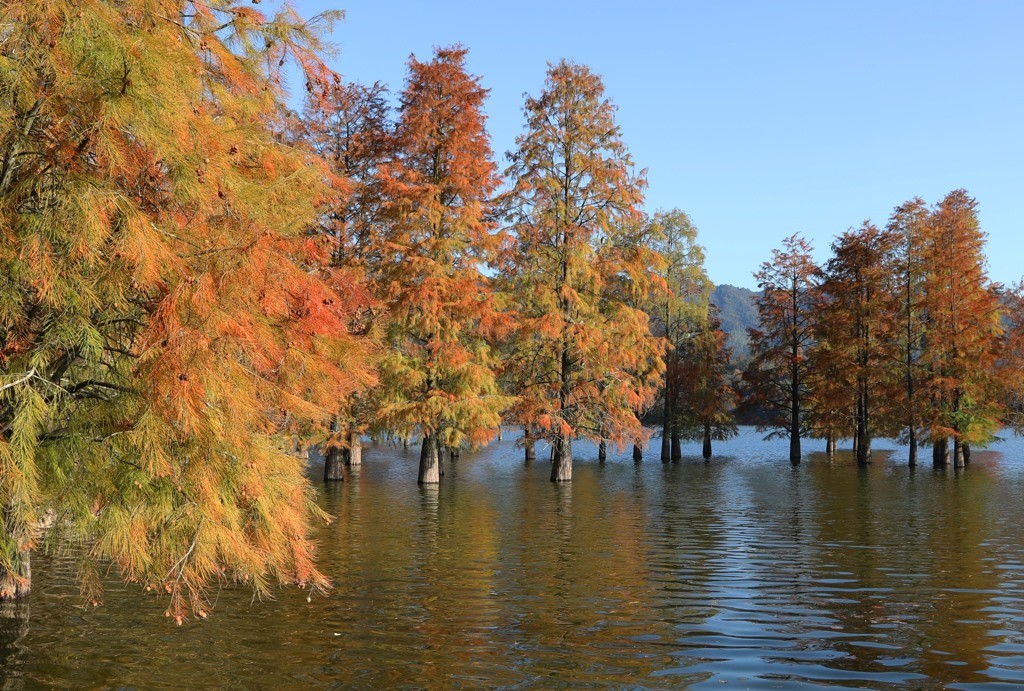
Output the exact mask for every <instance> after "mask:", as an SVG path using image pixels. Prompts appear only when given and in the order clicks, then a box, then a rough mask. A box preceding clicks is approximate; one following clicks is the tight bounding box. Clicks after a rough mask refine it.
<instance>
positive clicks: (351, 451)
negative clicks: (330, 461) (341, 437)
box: [345, 431, 363, 465]
mask: <svg viewBox="0 0 1024 691" xmlns="http://www.w3.org/2000/svg"><path fill="white" fill-rule="evenodd" d="M345 451H346V453H345V464H346V465H361V464H362V462H363V436H362V435H361V434H359V432H354V431H353V432H349V434H348V449H346V450H345Z"/></svg>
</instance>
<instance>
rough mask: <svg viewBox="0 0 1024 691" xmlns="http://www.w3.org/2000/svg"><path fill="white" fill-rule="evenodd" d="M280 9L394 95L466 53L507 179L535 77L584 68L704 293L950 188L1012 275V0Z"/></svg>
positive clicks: (1016, 0) (377, 2)
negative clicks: (295, 14)
mask: <svg viewBox="0 0 1024 691" xmlns="http://www.w3.org/2000/svg"><path fill="white" fill-rule="evenodd" d="M293 5H294V6H295V8H296V9H297V10H298V11H299V12H300V13H301V14H303V15H306V16H308V15H310V14H315V13H316V12H318V11H321V10H323V9H327V8H332V9H342V10H344V11H345V13H346V20H345V22H344V23H343V24H341V25H339V26H338V27H337V29H336V30H335V33H334V36H333V42H334V44H335V46H336V47H337V49H338V54H337V56H336V57H335V58H334V59H333V61H332V62H333V66H334V67H335V68H336V69H337V70H338V71H340V72H341V73H342V74H343V75H344V76H345V77H346V78H347V79H350V80H354V81H360V82H373V81H377V80H379V81H382V82H384V83H386V84H388V85H389V86H390V87H391V89H392V90H393V91H398V90H399V89H400V88H401V85H402V83H403V80H404V76H405V63H406V60H407V59H408V56H409V55H410V54H415V55H416V56H417V57H418V58H419V59H421V60H426V59H429V58H430V56H431V53H432V49H433V47H434V46H445V45H450V44H453V43H461V44H463V45H465V46H466V47H467V48H469V51H470V52H469V57H468V64H469V69H470V70H471V72H473V73H474V74H477V75H480V76H481V77H482V78H483V84H484V85H485V86H486V87H488V88H489V89H490V90H491V93H490V99H489V101H488V105H487V111H488V115H489V129H490V132H491V136H492V139H493V146H494V150H495V152H496V154H497V156H498V157H499V163H500V165H501V167H502V168H504V166H505V161H504V152H506V151H507V150H509V149H510V148H512V146H513V144H514V140H515V137H516V135H517V134H519V133H520V131H521V129H522V122H523V118H522V103H523V94H524V93H526V92H528V93H530V94H536V93H538V91H539V90H540V88H541V86H542V84H543V81H544V73H545V70H546V65H547V63H548V62H549V61H557V60H558V59H560V58H563V57H565V58H569V59H571V60H575V61H577V62H582V63H586V64H587V65H589V66H590V67H591V68H592V69H593V70H594V71H596V72H597V73H598V74H600V75H602V76H603V78H604V82H605V86H606V89H607V94H608V95H609V97H610V98H611V99H612V100H613V101H614V102H615V103H616V104H617V105H618V107H619V124H620V125H621V126H622V130H623V138H624V140H625V141H626V144H627V146H628V147H629V149H630V151H631V152H632V154H633V157H634V159H635V161H636V163H637V165H638V167H641V168H647V169H648V181H649V188H648V191H647V208H648V210H651V211H654V210H656V209H659V208H670V207H679V208H681V209H683V210H685V211H687V212H688V213H689V214H690V215H691V217H692V218H693V220H694V222H695V223H696V225H697V226H698V228H700V238H701V242H702V244H704V245H705V246H706V247H707V266H708V271H709V274H710V275H711V278H712V280H714V281H715V282H716V283H732V284H735V285H741V286H746V287H754V280H753V278H752V275H751V274H752V272H753V271H754V270H755V269H756V268H757V266H758V265H759V264H760V263H761V262H762V261H764V260H766V259H767V258H768V257H769V255H770V252H771V249H772V248H773V247H777V246H778V245H779V243H780V241H781V240H782V238H784V237H785V236H787V235H790V234H792V233H795V232H799V233H802V234H804V235H805V236H806V237H808V238H810V239H811V240H812V241H813V242H814V244H815V246H816V248H817V254H818V255H819V257H820V258H821V257H824V256H827V250H828V245H829V243H830V242H831V239H832V237H833V236H834V235H835V234H837V233H839V232H842V231H843V230H845V229H847V228H848V227H851V226H856V225H859V224H860V222H861V221H862V220H864V219H866V218H870V219H872V220H873V221H875V222H876V223H878V224H880V225H881V224H884V223H885V221H886V219H887V218H888V216H889V213H890V212H891V210H892V208H893V207H894V206H895V205H897V204H899V203H900V202H902V201H904V200H906V199H909V198H911V197H914V196H918V195H919V196H921V197H924V198H925V199H926V200H927V201H928V202H930V203H932V202H935V201H938V199H940V198H941V197H942V196H943V195H944V194H945V193H946V192H948V191H950V190H952V189H954V188H957V187H964V188H966V189H967V190H968V191H969V192H970V193H971V194H972V195H973V196H974V197H976V198H977V200H978V202H979V205H980V213H981V221H982V226H983V227H984V229H985V230H986V231H987V232H988V233H989V259H990V273H991V276H992V278H993V279H994V280H998V281H1003V282H1007V283H1009V282H1014V281H1017V280H1019V279H1020V278H1021V276H1022V275H1024V242H1022V241H1024V236H1022V233H1021V226H1022V222H1021V221H1022V219H1024V80H1022V74H1024V33H1022V32H1024V2H1022V1H1020V0H972V1H966V2H964V1H962V2H942V1H938V0H934V1H929V2H909V1H908V2H898V1H895V0H890V1H889V2H874V1H871V2H866V1H863V0H857V1H852V0H851V1H849V2H832V1H830V0H817V1H806V2H793V1H783V0H772V1H769V0H762V1H759V2H754V1H751V2H726V1H724V0H723V1H714V0H705V1H704V2H668V1H665V2H646V1H644V0H633V1H632V2H628V1H626V2H623V1H622V0H620V1H619V2H614V3H612V2H604V1H591V2H570V1H561V2H560V1H557V0H547V1H544V0H518V1H516V2H489V1H488V0H476V1H475V2H469V1H467V2H443V1H436V2H427V1H423V0H420V1H418V2H411V1H410V2H389V1H388V0H339V3H334V2H329V1H325V0H294V2H293Z"/></svg>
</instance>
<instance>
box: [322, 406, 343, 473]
mask: <svg viewBox="0 0 1024 691" xmlns="http://www.w3.org/2000/svg"><path fill="white" fill-rule="evenodd" d="M337 433H338V418H336V417H332V418H331V436H332V437H333V436H334V435H336V434H337ZM332 441H333V439H332ZM341 451H342V450H341V449H339V448H338V447H337V446H334V445H331V446H329V447H328V448H327V453H326V454H325V455H324V482H341V481H343V480H344V479H345V470H344V464H343V463H342V458H341Z"/></svg>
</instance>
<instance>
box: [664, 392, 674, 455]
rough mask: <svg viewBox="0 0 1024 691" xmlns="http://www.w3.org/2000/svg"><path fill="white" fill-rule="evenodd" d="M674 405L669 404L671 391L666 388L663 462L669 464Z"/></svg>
mask: <svg viewBox="0 0 1024 691" xmlns="http://www.w3.org/2000/svg"><path fill="white" fill-rule="evenodd" d="M671 428H672V405H671V404H670V403H669V391H668V388H667V387H666V388H665V415H664V417H663V418H662V421H661V460H662V462H665V463H667V462H668V461H670V460H671V459H672V446H671V444H672V441H671V432H670V430H671Z"/></svg>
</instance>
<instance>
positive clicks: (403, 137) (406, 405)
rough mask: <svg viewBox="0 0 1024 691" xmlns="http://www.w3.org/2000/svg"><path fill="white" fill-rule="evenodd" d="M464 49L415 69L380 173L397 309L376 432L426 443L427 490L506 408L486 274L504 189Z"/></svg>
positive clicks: (382, 283)
mask: <svg viewBox="0 0 1024 691" xmlns="http://www.w3.org/2000/svg"><path fill="white" fill-rule="evenodd" d="M465 59H466V50H465V49H463V48H460V47H455V48H445V49H440V50H438V51H437V52H436V54H435V56H434V59H433V60H431V61H430V62H419V61H418V60H416V59H415V58H412V59H411V60H410V62H409V77H408V80H407V83H406V86H405V90H404V91H403V92H402V97H401V112H400V116H399V120H398V123H397V127H396V130H395V145H396V151H397V154H396V156H395V158H394V159H393V160H392V161H390V162H388V163H386V164H383V165H382V166H381V169H380V178H381V179H380V189H381V193H382V194H383V196H384V204H385V208H384V218H385V224H384V225H383V227H382V234H383V235H382V238H381V248H382V249H381V253H382V256H381V259H380V262H379V265H378V266H377V267H375V275H374V280H375V281H376V283H377V285H378V292H379V294H380V295H381V296H382V298H383V299H384V300H385V305H386V307H387V308H388V310H389V312H390V316H389V322H388V325H387V327H386V341H387V345H388V350H387V352H386V354H385V355H384V356H383V359H382V362H381V377H382V382H383V384H384V385H383V386H381V387H380V388H379V389H378V392H377V397H378V400H377V403H376V405H377V406H378V414H379V419H378V424H379V425H380V426H381V427H383V428H384V429H387V430H389V431H391V432H396V433H398V434H399V435H403V436H410V435H412V434H415V433H418V434H420V436H421V437H422V447H421V453H420V468H419V482H420V483H421V484H435V483H437V482H439V480H440V473H441V468H440V463H441V452H442V450H443V449H444V448H446V447H453V448H458V447H460V446H462V445H477V444H481V443H483V442H486V441H488V440H489V439H490V438H491V437H492V436H493V434H494V433H495V431H496V429H497V427H498V424H499V422H500V420H501V412H502V410H503V409H504V408H505V407H507V404H508V400H507V397H506V396H504V395H502V394H501V392H500V391H499V387H498V384H497V374H496V368H497V366H498V364H499V363H498V357H497V350H496V349H495V348H494V347H493V346H492V345H491V341H492V340H494V339H496V338H497V337H498V336H500V334H501V331H502V330H503V328H504V324H505V317H504V316H503V315H502V314H501V312H500V311H499V310H498V305H497V301H496V297H495V295H494V292H493V290H492V288H491V280H490V278H489V277H488V276H487V275H485V274H484V273H483V272H482V268H483V267H485V266H486V265H487V264H488V263H490V262H493V261H494V256H495V252H496V251H497V249H498V246H499V243H500V233H498V232H497V231H496V223H495V222H494V220H493V218H492V214H491V212H490V208H491V207H490V204H491V202H490V199H491V197H492V195H493V193H494V191H495V189H496V188H497V185H498V175H497V169H496V166H495V164H494V162H493V161H492V159H491V149H490V140H489V138H488V135H487V132H486V130H485V129H484V123H485V116H484V114H483V104H484V99H485V98H486V96H487V90H486V89H484V88H483V87H481V86H480V83H479V80H478V79H477V78H475V77H472V76H470V75H469V74H467V72H466V69H465Z"/></svg>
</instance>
